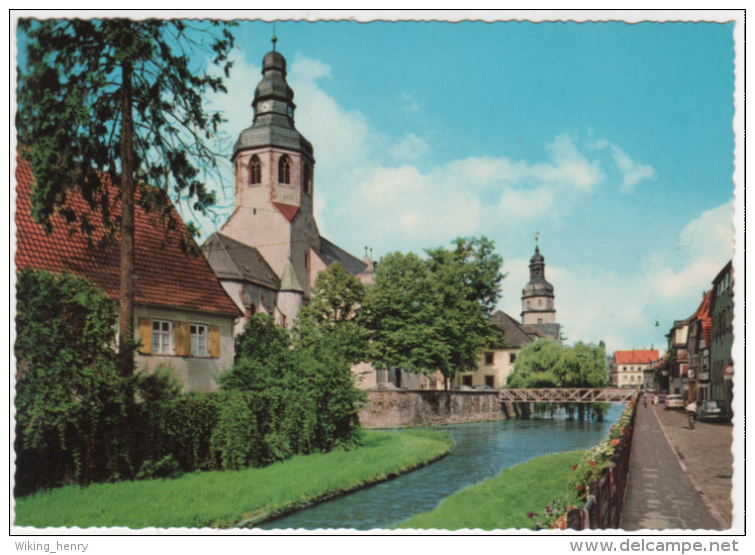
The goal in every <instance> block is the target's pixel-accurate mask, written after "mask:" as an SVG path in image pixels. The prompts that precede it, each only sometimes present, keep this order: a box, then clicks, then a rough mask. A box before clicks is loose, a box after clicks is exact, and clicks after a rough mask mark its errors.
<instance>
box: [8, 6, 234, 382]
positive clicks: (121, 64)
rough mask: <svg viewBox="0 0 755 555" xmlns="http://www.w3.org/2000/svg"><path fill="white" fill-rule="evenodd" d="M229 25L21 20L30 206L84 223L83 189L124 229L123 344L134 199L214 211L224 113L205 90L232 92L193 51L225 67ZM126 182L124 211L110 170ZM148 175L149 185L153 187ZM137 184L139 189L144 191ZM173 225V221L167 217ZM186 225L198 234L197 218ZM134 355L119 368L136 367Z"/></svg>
mask: <svg viewBox="0 0 755 555" xmlns="http://www.w3.org/2000/svg"><path fill="white" fill-rule="evenodd" d="M229 25H230V24H229V23H226V22H208V21H204V22H202V21H190V22H187V21H180V20H156V19H150V20H144V21H132V20H127V19H100V20H84V19H70V20H60V19H58V20H55V19H50V20H33V19H22V20H20V21H19V33H20V39H21V40H20V43H21V44H23V45H25V54H26V62H27V63H26V66H25V67H21V68H19V79H18V113H17V118H16V129H17V132H18V143H19V146H20V148H21V151H22V152H23V155H24V157H26V158H27V159H28V161H29V163H30V165H31V168H32V171H33V172H34V176H35V180H36V182H35V184H34V188H33V193H32V205H31V210H32V214H33V216H34V218H35V219H36V220H37V221H38V222H40V223H41V224H42V225H44V226H45V227H46V228H48V229H49V228H50V226H51V217H52V215H53V214H54V213H56V212H58V213H60V214H61V215H62V216H63V217H64V218H65V219H66V220H67V221H68V222H69V223H71V224H72V225H78V228H79V230H80V231H82V232H85V233H86V232H89V231H91V223H90V221H91V215H89V214H85V215H83V216H82V217H81V218H79V219H78V220H77V215H76V214H75V213H74V212H73V211H71V210H69V209H67V208H66V199H67V196H68V195H69V194H70V193H71V192H73V191H79V192H80V193H81V195H82V196H83V198H84V199H85V200H86V201H87V202H88V204H89V207H90V209H91V211H92V212H97V213H99V215H100V216H101V218H102V220H103V222H104V224H105V226H106V229H108V231H109V234H110V236H111V237H114V236H115V235H116V233H118V232H119V233H120V241H121V249H120V250H121V261H120V266H121V292H120V303H119V307H120V318H119V328H118V329H119V345H120V347H121V349H122V354H125V353H126V352H130V351H131V350H132V349H131V343H132V342H133V329H132V328H133V316H134V313H133V310H134V306H133V299H134V283H133V275H134V207H135V203H136V199H137V198H138V200H139V203H140V204H141V205H142V206H144V207H145V208H148V209H151V210H154V211H156V212H158V213H160V214H161V215H163V216H164V217H166V218H167V217H168V216H169V214H170V200H169V196H170V195H173V196H174V198H176V199H178V198H181V199H184V200H187V201H188V202H189V203H190V205H191V206H192V208H193V209H194V210H196V211H198V212H199V213H201V214H207V213H208V211H209V210H210V209H211V207H212V205H213V204H214V202H215V194H214V192H212V191H210V190H209V189H208V188H207V187H206V185H205V180H206V177H207V173H208V172H215V171H216V170H217V165H216V159H215V153H214V152H213V151H212V150H211V149H210V147H208V146H207V144H206V142H207V141H213V140H215V139H217V137H218V125H219V124H220V123H221V122H222V121H223V119H222V118H221V116H220V115H219V114H217V113H212V114H210V113H208V112H207V111H206V108H205V104H204V95H205V93H206V92H208V91H212V92H219V91H223V92H225V87H224V85H223V79H222V78H221V77H217V76H213V75H210V74H209V73H208V72H207V71H205V70H204V69H203V68H202V65H203V64H198V63H197V62H196V61H195V60H197V59H200V58H201V56H197V54H200V55H201V54H203V53H204V54H209V55H210V56H211V57H212V58H211V62H212V64H215V65H220V66H222V68H223V70H224V72H225V75H226V77H227V76H228V71H229V69H230V67H231V62H230V61H229V60H228V52H229V51H230V49H231V48H232V47H233V44H234V39H233V35H232V34H231V33H230V30H229V28H228V27H229ZM104 175H107V176H109V178H110V180H111V181H112V182H113V183H114V184H116V185H118V186H119V187H120V199H119V200H120V207H121V217H120V221H115V219H114V218H113V217H112V214H111V211H112V209H113V206H114V205H116V204H117V202H116V199H112V198H110V195H109V191H108V189H107V187H105V186H104V184H103V176H104ZM147 185H152V186H153V187H148V186H147ZM137 186H138V187H139V189H140V194H139V195H137V194H136V188H137ZM169 225H175V222H170V221H169ZM188 228H189V231H190V232H193V233H196V232H197V229H196V227H195V226H193V225H191V224H190V225H189V226H188ZM133 369H134V367H133V357H125V356H124V357H123V358H122V361H121V371H122V372H123V373H124V374H125V375H131V374H132V373H133Z"/></svg>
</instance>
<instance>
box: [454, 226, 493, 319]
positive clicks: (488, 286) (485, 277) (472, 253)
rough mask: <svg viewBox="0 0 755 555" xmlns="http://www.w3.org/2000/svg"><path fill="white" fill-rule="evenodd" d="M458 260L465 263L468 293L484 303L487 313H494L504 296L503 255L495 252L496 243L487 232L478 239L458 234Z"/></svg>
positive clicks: (456, 255)
mask: <svg viewBox="0 0 755 555" xmlns="http://www.w3.org/2000/svg"><path fill="white" fill-rule="evenodd" d="M453 243H454V244H455V245H456V249H455V250H454V260H455V261H456V262H457V263H458V264H460V265H462V266H463V268H464V272H463V278H462V279H463V283H464V284H465V285H466V286H467V287H468V288H469V289H468V297H467V298H469V299H470V300H474V301H477V302H479V303H480V305H481V306H482V309H483V311H484V313H485V315H486V316H491V315H492V314H493V311H494V310H495V307H496V305H497V304H498V301H499V300H500V298H501V282H502V281H503V278H504V277H505V276H504V275H503V274H502V273H501V266H503V258H502V257H501V256H500V255H499V254H497V253H496V252H495V243H494V242H493V241H491V240H490V239H488V238H487V237H485V236H484V235H483V236H482V237H480V238H479V239H477V238H476V237H472V238H461V237H459V238H457V239H456V240H455V241H454V242H453Z"/></svg>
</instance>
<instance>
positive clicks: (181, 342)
mask: <svg viewBox="0 0 755 555" xmlns="http://www.w3.org/2000/svg"><path fill="white" fill-rule="evenodd" d="M173 329H174V330H175V334H176V335H175V340H176V356H179V357H188V356H191V336H190V335H189V322H173Z"/></svg>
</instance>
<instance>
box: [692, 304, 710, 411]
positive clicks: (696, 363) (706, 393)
mask: <svg viewBox="0 0 755 555" xmlns="http://www.w3.org/2000/svg"><path fill="white" fill-rule="evenodd" d="M712 293H713V290H712V289H711V290H710V291H706V292H705V293H703V300H702V302H701V303H700V306H698V307H697V310H696V311H695V313H694V314H693V315H692V316H690V318H689V334H688V338H687V353H688V356H689V366H688V370H687V379H688V384H689V399H690V400H693V399H694V400H697V401H702V400H704V399H710V352H711V315H710V309H711V298H712Z"/></svg>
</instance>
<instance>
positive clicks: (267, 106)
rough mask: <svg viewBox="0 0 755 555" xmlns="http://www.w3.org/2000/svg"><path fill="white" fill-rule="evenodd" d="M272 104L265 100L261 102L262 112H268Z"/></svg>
mask: <svg viewBox="0 0 755 555" xmlns="http://www.w3.org/2000/svg"><path fill="white" fill-rule="evenodd" d="M271 106H272V102H270V101H268V102H263V103H261V104H260V112H267V111H268V110H270V107H271Z"/></svg>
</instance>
